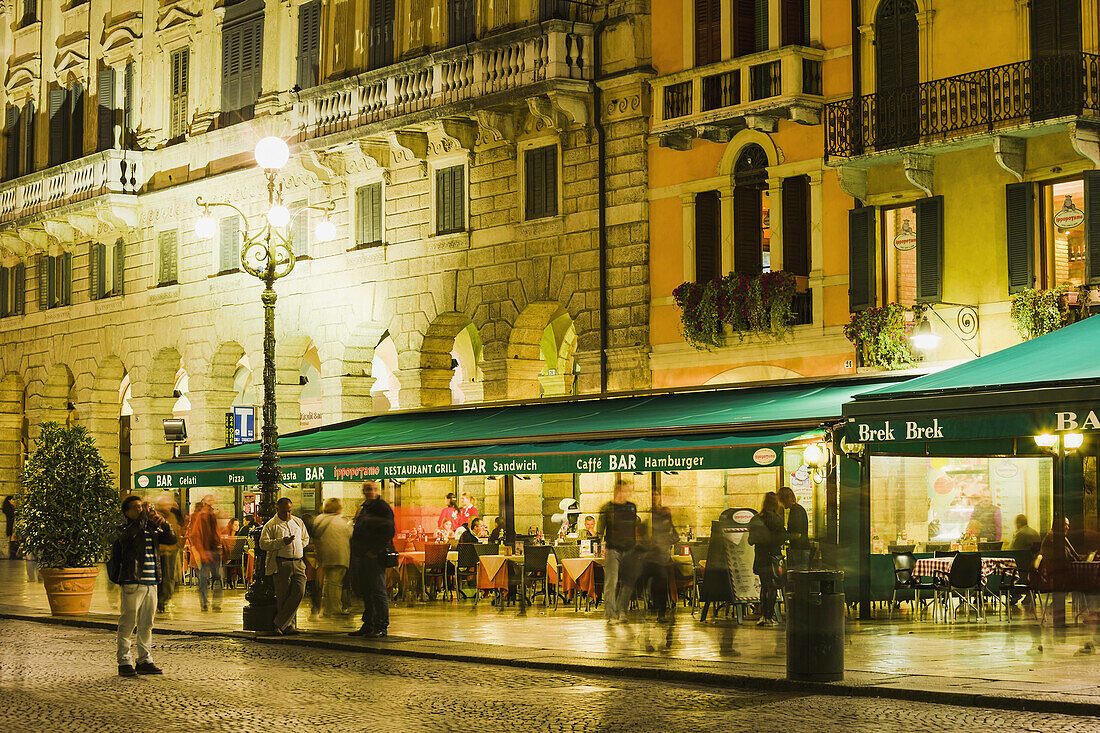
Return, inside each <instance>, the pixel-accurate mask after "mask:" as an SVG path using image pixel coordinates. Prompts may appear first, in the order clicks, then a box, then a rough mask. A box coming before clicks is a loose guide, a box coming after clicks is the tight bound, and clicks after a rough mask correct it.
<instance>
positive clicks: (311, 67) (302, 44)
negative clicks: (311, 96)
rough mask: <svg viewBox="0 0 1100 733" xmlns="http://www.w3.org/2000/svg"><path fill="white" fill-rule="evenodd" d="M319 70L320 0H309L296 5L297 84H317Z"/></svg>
mask: <svg viewBox="0 0 1100 733" xmlns="http://www.w3.org/2000/svg"><path fill="white" fill-rule="evenodd" d="M320 72H321V0H311V2H308V3H305V4H303V5H301V6H299V7H298V86H300V87H301V88H302V89H309V88H310V87H315V86H317V84H318V83H320V76H321V73H320Z"/></svg>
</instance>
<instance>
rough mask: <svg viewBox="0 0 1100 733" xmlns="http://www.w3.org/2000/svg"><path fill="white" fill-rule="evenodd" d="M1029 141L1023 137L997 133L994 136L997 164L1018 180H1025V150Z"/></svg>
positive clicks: (994, 153)
mask: <svg viewBox="0 0 1100 733" xmlns="http://www.w3.org/2000/svg"><path fill="white" fill-rule="evenodd" d="M1026 149H1027V141H1025V140H1024V139H1023V138H1022V137H1011V136H1009V135H997V136H996V137H994V138H993V157H994V158H996V159H997V164H998V165H1000V166H1001V167H1002V168H1004V169H1005V170H1006V171H1008V172H1009V173H1011V174H1012V175H1014V176H1016V180H1017V181H1022V180H1024V170H1025V165H1024V152H1025V150H1026Z"/></svg>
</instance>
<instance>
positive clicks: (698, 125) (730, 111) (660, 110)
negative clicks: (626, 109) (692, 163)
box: [651, 46, 825, 149]
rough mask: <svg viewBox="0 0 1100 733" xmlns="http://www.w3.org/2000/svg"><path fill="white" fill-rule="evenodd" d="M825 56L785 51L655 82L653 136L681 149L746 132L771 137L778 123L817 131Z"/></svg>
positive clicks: (797, 49) (791, 48)
mask: <svg viewBox="0 0 1100 733" xmlns="http://www.w3.org/2000/svg"><path fill="white" fill-rule="evenodd" d="M824 57H825V52H824V51H823V50H821V49H817V48H808V47H804V46H784V47H782V48H777V49H773V50H769V51H762V52H760V53H754V54H749V55H747V56H739V57H738V58H734V59H728V60H726V61H720V62H718V63H714V64H708V65H706V66H700V67H696V68H693V69H686V70H684V71H678V72H676V73H674V74H667V75H665V76H660V77H657V78H656V79H654V80H653V81H652V82H651V84H652V87H653V96H652V99H653V107H654V109H653V120H652V129H651V133H652V134H654V135H656V136H658V138H659V141H660V144H661V145H662V146H665V147H671V148H676V149H685V148H686V147H688V146H690V143H691V139H692V138H694V137H702V138H706V139H708V140H715V141H718V142H725V141H728V140H729V139H730V137H731V136H732V135H733V134H734V133H736V132H737V131H738V130H741V129H744V128H746V127H752V128H756V129H762V130H766V131H774V130H775V128H776V125H777V123H778V121H779V120H780V119H789V120H794V121H795V122H799V123H802V124H807V125H816V124H818V123H819V122H820V120H821V109H822V107H823V106H824V98H823V97H822V89H821V63H822V60H823V59H824Z"/></svg>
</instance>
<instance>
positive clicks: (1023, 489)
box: [871, 456, 1053, 554]
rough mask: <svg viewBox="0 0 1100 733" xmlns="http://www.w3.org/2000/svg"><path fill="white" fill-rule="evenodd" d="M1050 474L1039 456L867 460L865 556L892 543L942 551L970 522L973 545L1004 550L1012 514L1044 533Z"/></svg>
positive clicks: (1047, 521) (1048, 465)
mask: <svg viewBox="0 0 1100 733" xmlns="http://www.w3.org/2000/svg"><path fill="white" fill-rule="evenodd" d="M1052 472H1053V464H1052V459H1050V458H1043V457H1035V458H1031V457H1028V458H1012V457H1003V458H1002V457H994V458H943V457H926V456H872V457H871V552H873V553H880V554H881V553H886V552H889V551H890V550H889V548H890V546H892V545H916V547H915V551H916V552H930V551H932V550H937V549H949V548H950V546H951V544H952V543H954V542H958V540H959V539H960V538H961V537H962V536H963V535H964V534H965V533H966V530H967V527H968V525H970V524H971V522H975V524H974V526H973V529H974V531H975V532H976V534H977V538H978V541H985V542H1003V543H1004V544H1003V546H1002V549H1008V548H1009V547H1010V544H1011V542H1012V535H1013V533H1014V532H1015V531H1016V524H1015V519H1016V516H1017V515H1018V514H1023V515H1024V516H1026V517H1027V519H1028V525H1029V526H1030V527H1031V528H1032V529H1034V530H1036V531H1037V532H1039V533H1040V534H1044V531H1043V528H1044V527H1050V522H1051V498H1052V482H1053V473H1052ZM930 546H931V549H929V547H930Z"/></svg>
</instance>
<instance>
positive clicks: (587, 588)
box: [561, 557, 604, 598]
mask: <svg viewBox="0 0 1100 733" xmlns="http://www.w3.org/2000/svg"><path fill="white" fill-rule="evenodd" d="M603 562H604V561H603V558H602V557H567V558H565V559H563V560H562V561H561V571H562V579H561V587H562V590H563V591H564V592H565V593H567V594H568V593H572V592H573V591H575V590H579V591H582V592H584V593H587V594H588V595H589V596H590V597H593V598H595V596H596V566H597V565H599V566H600V567H603Z"/></svg>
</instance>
